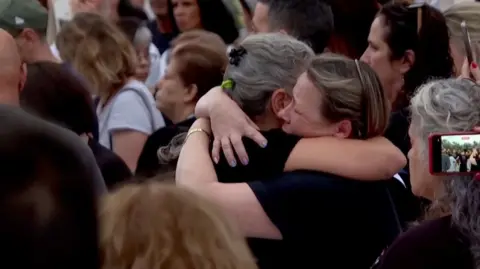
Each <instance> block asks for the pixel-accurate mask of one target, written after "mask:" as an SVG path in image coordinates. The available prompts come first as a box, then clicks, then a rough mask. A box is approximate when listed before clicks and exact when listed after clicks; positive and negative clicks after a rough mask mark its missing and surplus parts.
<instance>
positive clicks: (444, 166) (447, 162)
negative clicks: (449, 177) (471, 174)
mask: <svg viewBox="0 0 480 269" xmlns="http://www.w3.org/2000/svg"><path fill="white" fill-rule="evenodd" d="M448 169H450V157H449V156H448V155H447V154H442V172H447V171H448Z"/></svg>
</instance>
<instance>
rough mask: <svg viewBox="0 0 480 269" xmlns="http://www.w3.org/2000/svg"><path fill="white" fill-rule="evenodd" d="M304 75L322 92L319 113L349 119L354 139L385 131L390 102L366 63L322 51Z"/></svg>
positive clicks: (339, 118)
mask: <svg viewBox="0 0 480 269" xmlns="http://www.w3.org/2000/svg"><path fill="white" fill-rule="evenodd" d="M307 76H308V78H309V79H310V80H311V81H312V83H313V84H314V85H315V86H316V88H317V89H318V90H319V91H320V92H321V96H322V101H321V103H322V111H321V114H322V115H323V116H324V117H326V118H327V119H328V120H330V121H332V122H338V121H341V120H344V119H349V120H351V121H352V127H353V128H352V129H353V130H352V135H353V136H354V137H355V138H361V139H367V138H371V137H375V136H379V135H382V134H383V133H384V131H385V129H386V127H387V124H388V119H389V113H390V105H389V102H388V101H387V99H386V96H385V93H384V91H383V88H382V85H381V82H380V80H379V78H378V77H377V75H376V73H375V71H373V70H372V69H371V68H370V67H369V66H368V65H367V64H365V63H363V62H360V61H358V60H351V59H348V58H346V57H344V56H341V55H337V54H331V53H325V54H322V55H319V56H315V57H314V58H313V60H312V62H311V63H310V66H309V68H308V69H307Z"/></svg>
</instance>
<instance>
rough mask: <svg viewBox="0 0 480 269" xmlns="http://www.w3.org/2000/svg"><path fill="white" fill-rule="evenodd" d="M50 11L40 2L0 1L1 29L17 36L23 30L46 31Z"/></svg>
mask: <svg viewBox="0 0 480 269" xmlns="http://www.w3.org/2000/svg"><path fill="white" fill-rule="evenodd" d="M47 26H48V11H47V9H46V8H45V7H43V6H42V4H40V2H39V1H38V0H2V1H0V29H3V30H5V31H7V32H8V33H10V34H11V35H12V36H16V35H17V34H19V32H21V31H22V30H23V29H26V28H31V29H34V30H40V31H46V30H47Z"/></svg>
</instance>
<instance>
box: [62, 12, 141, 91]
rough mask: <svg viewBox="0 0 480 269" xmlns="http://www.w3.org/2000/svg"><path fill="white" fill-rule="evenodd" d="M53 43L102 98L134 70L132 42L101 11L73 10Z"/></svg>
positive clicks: (114, 89) (131, 74)
mask: <svg viewBox="0 0 480 269" xmlns="http://www.w3.org/2000/svg"><path fill="white" fill-rule="evenodd" d="M57 47H58V50H59V52H60V56H61V58H62V59H63V60H65V61H66V62H68V63H70V64H72V65H73V67H74V68H75V69H76V70H77V71H78V72H79V73H81V74H82V75H83V76H84V77H85V78H86V80H87V81H88V82H89V83H90V84H91V87H92V88H93V90H94V91H95V93H97V94H98V95H99V96H100V97H102V98H104V99H106V98H108V97H110V96H112V95H113V94H114V92H113V91H116V90H118V88H120V87H121V86H123V84H124V83H125V82H126V81H127V79H128V78H130V77H131V76H133V75H134V74H135V69H136V64H137V56H136V53H135V50H134V48H133V46H132V45H131V43H130V42H129V41H128V39H127V37H125V35H124V34H123V33H122V32H121V30H119V29H118V28H117V27H116V26H115V25H114V24H112V23H110V22H109V21H107V20H106V19H105V18H103V17H102V16H101V15H98V14H93V13H79V14H77V15H76V16H75V17H74V18H73V19H72V20H71V21H69V22H68V23H67V24H65V26H63V27H62V30H61V31H60V33H59V34H58V36H57Z"/></svg>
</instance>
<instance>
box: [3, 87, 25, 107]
mask: <svg viewBox="0 0 480 269" xmlns="http://www.w3.org/2000/svg"><path fill="white" fill-rule="evenodd" d="M0 89H2V91H1V92H0V104H3V105H12V106H19V105H20V101H19V100H20V99H19V96H18V89H17V88H15V87H12V86H10V85H1V84H0Z"/></svg>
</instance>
